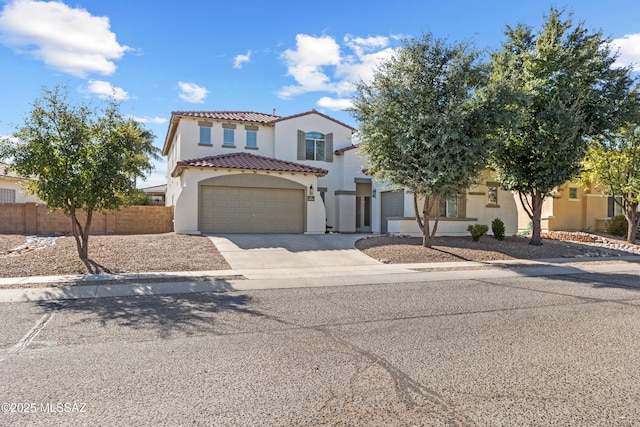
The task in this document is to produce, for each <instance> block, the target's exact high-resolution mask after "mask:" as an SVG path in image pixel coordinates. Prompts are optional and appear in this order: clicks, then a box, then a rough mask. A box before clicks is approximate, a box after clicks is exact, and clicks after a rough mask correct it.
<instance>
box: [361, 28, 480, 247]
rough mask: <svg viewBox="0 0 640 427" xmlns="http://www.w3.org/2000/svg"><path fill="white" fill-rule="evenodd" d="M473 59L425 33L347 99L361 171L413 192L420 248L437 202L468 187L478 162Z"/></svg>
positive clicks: (430, 232)
mask: <svg viewBox="0 0 640 427" xmlns="http://www.w3.org/2000/svg"><path fill="white" fill-rule="evenodd" d="M480 58H481V56H480V54H479V53H478V52H477V51H475V50H473V49H472V48H471V47H470V46H469V45H467V44H449V43H447V42H446V41H445V40H441V39H436V38H435V37H433V36H431V35H429V34H426V35H424V36H423V37H422V38H416V39H408V40H405V42H404V45H403V47H402V48H401V49H398V51H397V52H396V54H395V56H393V57H392V58H391V59H390V60H388V61H386V62H384V63H382V64H381V65H380V66H379V67H378V68H377V69H376V72H375V74H374V79H373V81H372V82H371V83H365V82H361V83H360V84H359V85H358V86H357V90H356V94H355V96H354V98H353V107H352V108H351V109H350V111H351V113H352V114H353V115H354V117H355V118H356V120H357V121H358V122H359V127H360V129H359V132H360V137H361V141H362V142H361V144H360V147H362V152H363V153H364V155H365V156H366V158H367V161H368V164H369V165H368V171H369V172H371V173H372V174H374V175H375V176H376V178H378V179H380V180H385V181H387V182H389V183H391V184H393V185H395V186H397V187H399V188H404V189H407V190H408V191H410V192H412V193H413V197H414V199H413V202H414V203H413V204H414V214H415V217H416V222H417V223H418V226H419V228H420V230H421V231H422V236H423V245H424V246H425V247H430V246H431V245H432V241H433V238H434V236H435V234H436V230H437V227H438V219H439V217H440V215H441V214H443V212H441V209H440V203H441V200H447V199H450V198H453V197H456V195H457V194H458V192H459V191H461V190H463V189H465V188H468V187H469V186H470V185H471V184H473V183H474V182H475V179H476V177H477V175H478V173H479V172H480V170H482V169H483V168H484V167H485V165H486V155H487V153H488V150H487V147H486V146H485V145H486V144H485V142H486V140H485V136H486V131H485V129H484V124H485V120H484V119H483V118H482V115H483V113H482V108H481V105H480V102H479V101H478V99H477V98H478V95H477V94H478V90H479V88H481V87H483V86H484V85H485V84H486V72H485V67H483V66H482V64H481V63H480ZM419 200H420V201H419ZM419 203H421V204H422V206H421V207H419ZM430 221H433V223H432V224H433V227H432V228H431V227H430Z"/></svg>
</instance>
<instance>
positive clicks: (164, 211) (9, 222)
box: [0, 203, 173, 235]
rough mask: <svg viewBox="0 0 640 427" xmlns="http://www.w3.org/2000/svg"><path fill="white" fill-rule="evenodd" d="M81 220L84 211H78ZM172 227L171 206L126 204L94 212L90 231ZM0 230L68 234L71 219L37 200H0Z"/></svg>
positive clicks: (129, 231) (144, 230)
mask: <svg viewBox="0 0 640 427" xmlns="http://www.w3.org/2000/svg"><path fill="white" fill-rule="evenodd" d="M79 219H80V222H81V223H82V224H84V221H85V220H86V215H85V214H84V212H81V214H80V215H79ZM172 231H173V206H128V207H125V208H122V209H120V210H119V211H112V212H106V213H102V212H94V214H93V218H92V220H91V228H90V234H159V233H169V232H172ZM0 233H6V234H27V235H32V234H33V235H38V234H55V233H60V234H67V233H71V219H70V218H69V217H67V216H65V214H64V213H62V211H59V210H58V211H53V212H50V211H49V208H48V207H47V205H44V204H38V203H0Z"/></svg>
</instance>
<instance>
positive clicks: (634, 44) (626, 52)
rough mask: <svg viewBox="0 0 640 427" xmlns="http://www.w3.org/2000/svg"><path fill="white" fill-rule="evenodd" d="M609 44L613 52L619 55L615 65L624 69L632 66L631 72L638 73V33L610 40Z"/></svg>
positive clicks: (639, 58)
mask: <svg viewBox="0 0 640 427" xmlns="http://www.w3.org/2000/svg"><path fill="white" fill-rule="evenodd" d="M611 44H612V45H613V49H614V51H616V50H617V51H618V52H619V53H620V56H619V57H618V60H617V61H616V64H615V65H617V66H620V67H626V66H627V65H631V64H633V71H640V33H636V34H627V35H625V36H624V37H623V38H621V39H614V40H612V42H611Z"/></svg>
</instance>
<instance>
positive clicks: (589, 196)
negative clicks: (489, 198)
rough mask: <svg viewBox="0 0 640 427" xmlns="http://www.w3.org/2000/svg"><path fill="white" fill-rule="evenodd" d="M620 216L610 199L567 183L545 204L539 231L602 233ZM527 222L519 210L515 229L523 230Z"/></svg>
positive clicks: (607, 196)
mask: <svg viewBox="0 0 640 427" xmlns="http://www.w3.org/2000/svg"><path fill="white" fill-rule="evenodd" d="M518 205H520V202H518ZM621 214H622V212H621V208H620V206H618V205H617V204H614V201H613V197H611V196H609V195H606V194H602V193H599V192H597V191H595V190H593V189H585V188H584V187H583V186H581V185H580V184H579V183H577V182H568V183H566V184H565V185H562V186H561V187H559V188H558V190H557V191H556V193H555V194H554V195H553V197H549V198H547V199H546V200H545V201H544V203H543V205H542V218H541V228H542V231H605V230H606V223H607V220H608V219H609V218H611V217H613V216H615V215H621ZM530 222H531V220H530V219H529V217H528V216H527V214H526V213H525V212H524V211H523V210H522V209H521V210H520V212H519V217H518V229H519V230H520V231H523V230H526V229H527V228H528V227H529V223H530Z"/></svg>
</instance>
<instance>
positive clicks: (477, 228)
mask: <svg viewBox="0 0 640 427" xmlns="http://www.w3.org/2000/svg"><path fill="white" fill-rule="evenodd" d="M467 231H468V232H469V233H471V239H472V240H473V241H474V242H477V241H478V240H480V238H481V237H482V236H484V235H485V234H487V231H489V227H488V226H487V225H485V224H474V225H471V224H469V226H468V227H467Z"/></svg>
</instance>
